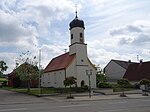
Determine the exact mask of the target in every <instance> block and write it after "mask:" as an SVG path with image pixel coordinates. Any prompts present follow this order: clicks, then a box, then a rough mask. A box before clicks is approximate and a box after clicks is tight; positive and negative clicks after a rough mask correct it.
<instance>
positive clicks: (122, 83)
mask: <svg viewBox="0 0 150 112" xmlns="http://www.w3.org/2000/svg"><path fill="white" fill-rule="evenodd" d="M117 83H118V84H119V86H120V87H121V88H122V94H121V95H120V96H122V97H126V95H125V93H124V88H125V87H128V86H129V85H130V83H129V81H128V80H127V79H120V80H118V82H117Z"/></svg>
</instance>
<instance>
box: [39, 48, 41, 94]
mask: <svg viewBox="0 0 150 112" xmlns="http://www.w3.org/2000/svg"><path fill="white" fill-rule="evenodd" d="M38 88H39V95H40V94H41V49H39V84H38Z"/></svg>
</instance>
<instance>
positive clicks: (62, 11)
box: [0, 0, 150, 73]
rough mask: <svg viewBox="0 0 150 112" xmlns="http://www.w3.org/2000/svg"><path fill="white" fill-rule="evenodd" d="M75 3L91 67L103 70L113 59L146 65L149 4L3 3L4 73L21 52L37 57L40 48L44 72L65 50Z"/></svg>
mask: <svg viewBox="0 0 150 112" xmlns="http://www.w3.org/2000/svg"><path fill="white" fill-rule="evenodd" d="M75 4H77V5H78V16H79V18H80V19H83V20H84V22H85V27H86V28H85V40H86V43H87V44H88V56H89V58H90V59H91V61H92V62H93V63H94V64H95V65H99V66H100V67H102V68H103V67H104V66H105V65H106V64H107V63H108V62H109V61H110V60H111V59H119V60H125V61H128V60H131V61H137V60H138V59H139V60H140V59H143V61H149V59H150V47H149V44H150V7H149V5H150V0H92V1H91V0H1V1H0V60H4V61H5V62H6V63H7V65H8V66H9V69H8V71H7V73H8V72H11V71H12V70H13V69H14V68H15V60H16V59H17V58H18V57H19V55H20V54H22V52H26V51H30V52H31V55H32V56H37V57H38V52H39V49H41V51H42V60H41V64H42V67H43V68H44V67H45V66H46V65H47V64H48V63H49V61H50V60H51V59H52V58H53V57H55V56H58V55H60V54H62V53H64V49H67V50H68V48H69V47H68V46H69V45H70V40H69V39H70V36H69V22H71V21H72V20H73V19H74V17H75V7H74V6H75ZM137 55H138V59H137ZM37 60H38V59H37Z"/></svg>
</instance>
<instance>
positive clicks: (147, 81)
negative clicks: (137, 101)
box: [140, 79, 150, 96]
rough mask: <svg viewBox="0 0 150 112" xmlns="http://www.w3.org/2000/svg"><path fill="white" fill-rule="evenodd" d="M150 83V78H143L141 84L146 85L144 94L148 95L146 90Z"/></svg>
mask: <svg viewBox="0 0 150 112" xmlns="http://www.w3.org/2000/svg"><path fill="white" fill-rule="evenodd" d="M149 84H150V80H148V79H142V80H140V85H144V88H145V90H144V91H145V92H144V94H143V95H144V96H147V95H148V94H147V93H146V91H147V86H148V85H149Z"/></svg>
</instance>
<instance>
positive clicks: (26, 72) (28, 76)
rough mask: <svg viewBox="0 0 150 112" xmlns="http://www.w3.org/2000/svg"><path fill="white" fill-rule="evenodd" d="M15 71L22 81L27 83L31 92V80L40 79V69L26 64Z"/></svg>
mask: <svg viewBox="0 0 150 112" xmlns="http://www.w3.org/2000/svg"><path fill="white" fill-rule="evenodd" d="M15 71H16V73H17V76H18V77H19V78H20V80H22V81H26V82H27V92H30V85H31V80H33V79H37V78H38V71H39V70H38V67H37V66H34V65H31V64H29V63H27V62H25V63H23V64H22V65H20V66H19V67H18V68H17V69H16V70H15Z"/></svg>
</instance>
